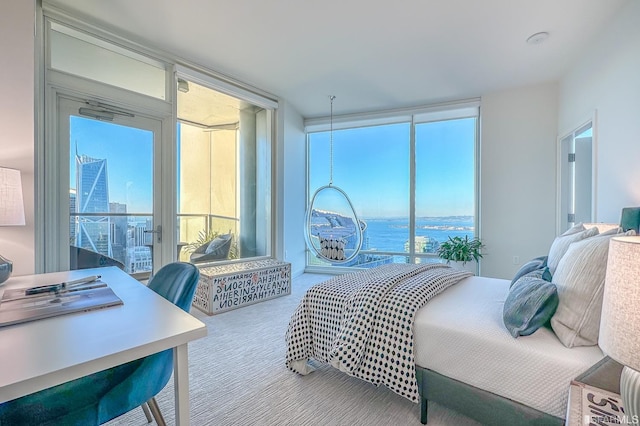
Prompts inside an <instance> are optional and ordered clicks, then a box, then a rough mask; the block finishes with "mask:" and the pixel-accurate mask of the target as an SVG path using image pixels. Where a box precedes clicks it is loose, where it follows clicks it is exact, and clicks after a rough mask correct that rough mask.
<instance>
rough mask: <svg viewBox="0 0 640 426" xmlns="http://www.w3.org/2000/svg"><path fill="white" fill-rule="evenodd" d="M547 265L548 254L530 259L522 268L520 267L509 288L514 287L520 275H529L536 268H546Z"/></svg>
mask: <svg viewBox="0 0 640 426" xmlns="http://www.w3.org/2000/svg"><path fill="white" fill-rule="evenodd" d="M545 266H547V256H540V257H536V258H533V259H531V260H530V261H528V262H527V263H525V264H524V265H522V266H521V267H520V269H518V272H516V275H515V276H514V277H513V279H512V280H511V285H509V288H511V287H513V285H514V284H515V283H516V281H518V280H519V279H520V277H523V276H524V275H527V274H528V273H530V272H533V271H535V270H536V269H541V268H544V267H545Z"/></svg>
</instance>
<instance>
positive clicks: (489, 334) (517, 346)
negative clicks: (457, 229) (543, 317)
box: [414, 277, 604, 418]
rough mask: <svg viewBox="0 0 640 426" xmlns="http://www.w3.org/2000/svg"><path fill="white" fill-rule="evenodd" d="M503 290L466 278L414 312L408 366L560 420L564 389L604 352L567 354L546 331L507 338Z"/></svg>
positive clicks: (499, 284)
mask: <svg viewBox="0 0 640 426" xmlns="http://www.w3.org/2000/svg"><path fill="white" fill-rule="evenodd" d="M509 284H510V281H507V280H501V279H494V278H484V277H469V278H466V279H464V280H462V281H460V282H459V283H458V284H456V285H454V286H453V287H450V288H448V289H447V290H446V291H444V292H443V293H441V294H439V295H438V296H436V297H434V298H433V299H431V301H430V302H429V303H427V304H426V305H425V306H423V307H422V308H420V310H418V312H417V314H416V317H415V323H414V343H415V347H414V349H415V361H416V364H417V365H418V366H421V367H424V368H428V369H430V370H433V371H435V372H437V373H440V374H442V375H444V376H447V377H450V378H453V379H456V380H459V381H461V382H464V383H467V384H469V385H472V386H475V387H477V388H480V389H484V390H486V391H489V392H491V393H494V394H496V395H500V396H502V397H505V398H509V399H512V400H514V401H517V402H520V403H522V404H525V405H527V406H529V407H532V408H535V409H537V410H540V411H543V412H545V413H548V414H551V415H553V416H556V417H561V418H563V417H564V416H565V411H566V408H567V395H568V391H569V383H570V382H571V380H572V379H573V378H575V377H576V376H578V375H579V374H580V373H582V372H583V371H585V370H586V369H588V368H589V367H590V366H591V365H593V364H595V363H596V362H597V361H598V360H600V359H601V358H603V357H604V354H603V353H602V351H601V350H600V348H599V347H598V346H589V347H575V348H572V349H568V348H566V347H565V346H563V345H562V343H561V342H560V341H559V340H558V339H557V337H556V336H555V334H554V333H553V331H551V330H550V329H547V328H542V329H539V330H538V331H536V332H535V333H534V334H532V335H531V336H522V337H519V338H517V339H514V338H513V337H511V335H510V334H509V332H508V331H507V330H506V328H505V327H504V324H503V322H502V306H503V304H504V301H505V298H506V296H507V293H508V290H509Z"/></svg>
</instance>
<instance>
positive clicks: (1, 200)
mask: <svg viewBox="0 0 640 426" xmlns="http://www.w3.org/2000/svg"><path fill="white" fill-rule="evenodd" d="M24 224H25V222H24V203H23V202H22V180H21V178H20V170H15V169H6V168H3V167H0V226H19V225H24Z"/></svg>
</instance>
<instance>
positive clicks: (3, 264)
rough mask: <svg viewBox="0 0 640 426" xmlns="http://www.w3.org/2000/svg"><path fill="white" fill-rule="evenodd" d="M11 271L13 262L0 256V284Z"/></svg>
mask: <svg viewBox="0 0 640 426" xmlns="http://www.w3.org/2000/svg"><path fill="white" fill-rule="evenodd" d="M12 271H13V263H12V262H11V261H10V260H8V259H5V258H4V257H2V256H0V285H2V283H4V282H5V281H6V280H8V279H9V277H10V276H11V272H12Z"/></svg>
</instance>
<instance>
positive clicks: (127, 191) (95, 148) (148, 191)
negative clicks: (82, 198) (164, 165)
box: [69, 116, 153, 213]
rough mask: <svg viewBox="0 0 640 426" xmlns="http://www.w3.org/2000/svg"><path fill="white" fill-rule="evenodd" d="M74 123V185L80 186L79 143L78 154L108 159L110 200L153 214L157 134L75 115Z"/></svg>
mask: <svg viewBox="0 0 640 426" xmlns="http://www.w3.org/2000/svg"><path fill="white" fill-rule="evenodd" d="M70 124H71V126H70V128H71V138H70V146H69V149H70V156H69V160H70V161H69V166H70V167H69V173H70V179H69V182H70V187H71V188H75V187H76V163H75V153H76V144H77V148H78V154H80V155H82V154H85V155H88V156H89V157H93V158H97V159H103V158H106V159H107V173H108V178H109V201H110V202H118V203H124V204H126V205H127V212H129V213H151V208H152V200H153V193H152V191H153V183H152V182H153V133H152V132H151V131H148V130H141V129H136V128H132V127H125V126H120V125H117V124H113V123H109V122H104V121H98V120H93V119H87V118H83V117H75V116H72V117H71V123H70Z"/></svg>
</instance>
